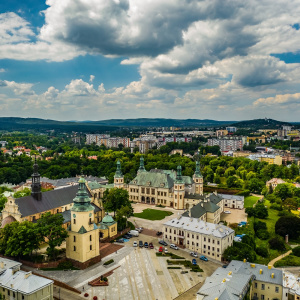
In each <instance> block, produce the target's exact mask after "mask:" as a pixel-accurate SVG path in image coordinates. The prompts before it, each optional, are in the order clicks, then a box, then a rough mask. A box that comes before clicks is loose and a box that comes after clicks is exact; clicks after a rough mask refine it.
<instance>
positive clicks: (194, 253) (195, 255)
mask: <svg viewBox="0 0 300 300" xmlns="http://www.w3.org/2000/svg"><path fill="white" fill-rule="evenodd" d="M190 255H191V256H193V257H198V255H197V253H196V252H191V253H190Z"/></svg>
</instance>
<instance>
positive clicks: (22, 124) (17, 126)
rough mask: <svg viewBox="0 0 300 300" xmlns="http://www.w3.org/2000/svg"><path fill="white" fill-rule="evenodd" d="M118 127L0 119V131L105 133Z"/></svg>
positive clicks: (29, 119)
mask: <svg viewBox="0 0 300 300" xmlns="http://www.w3.org/2000/svg"><path fill="white" fill-rule="evenodd" d="M118 129H119V127H118V126H108V125H101V124H94V123H85V122H67V121H63V122H62V121H55V120H45V119H38V118H14V117H3V118H0V130H8V131H13V130H19V131H22V130H56V131H61V132H71V131H76V132H106V131H114V130H118Z"/></svg>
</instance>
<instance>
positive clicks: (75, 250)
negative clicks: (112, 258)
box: [66, 177, 100, 263]
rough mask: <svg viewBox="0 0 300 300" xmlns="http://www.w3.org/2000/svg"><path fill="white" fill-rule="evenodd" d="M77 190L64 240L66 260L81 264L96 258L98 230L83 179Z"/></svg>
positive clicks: (97, 252)
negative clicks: (67, 234) (66, 235)
mask: <svg viewBox="0 0 300 300" xmlns="http://www.w3.org/2000/svg"><path fill="white" fill-rule="evenodd" d="M78 183H79V188H78V192H77V195H76V197H75V198H74V200H73V202H74V205H73V206H72V208H71V209H70V211H71V225H70V226H69V228H68V230H69V232H68V233H69V236H68V237H67V240H66V256H67V258H70V259H73V260H76V261H79V262H81V263H83V262H86V261H87V260H89V259H91V258H93V257H96V256H98V255H99V254H100V253H99V229H98V227H97V226H96V224H95V220H94V209H95V208H94V207H93V206H92V205H91V200H90V198H89V196H88V193H87V191H86V187H85V179H84V178H82V177H81V178H80V179H79V181H78Z"/></svg>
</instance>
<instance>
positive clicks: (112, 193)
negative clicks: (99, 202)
mask: <svg viewBox="0 0 300 300" xmlns="http://www.w3.org/2000/svg"><path fill="white" fill-rule="evenodd" d="M129 204H130V202H129V194H128V191H127V190H124V189H119V188H112V189H109V190H108V189H107V190H106V191H105V192H104V194H103V206H104V209H105V210H106V211H113V212H114V216H115V215H116V211H117V210H118V209H121V208H122V206H129Z"/></svg>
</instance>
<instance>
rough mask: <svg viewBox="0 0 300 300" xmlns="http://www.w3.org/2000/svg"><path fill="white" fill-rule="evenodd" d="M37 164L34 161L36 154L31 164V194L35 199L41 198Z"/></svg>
mask: <svg viewBox="0 0 300 300" xmlns="http://www.w3.org/2000/svg"><path fill="white" fill-rule="evenodd" d="M38 169H39V166H38V164H37V162H36V156H35V158H34V164H33V174H32V175H31V196H32V197H33V198H35V199H36V200H42V191H41V176H40V174H39V172H38Z"/></svg>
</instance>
